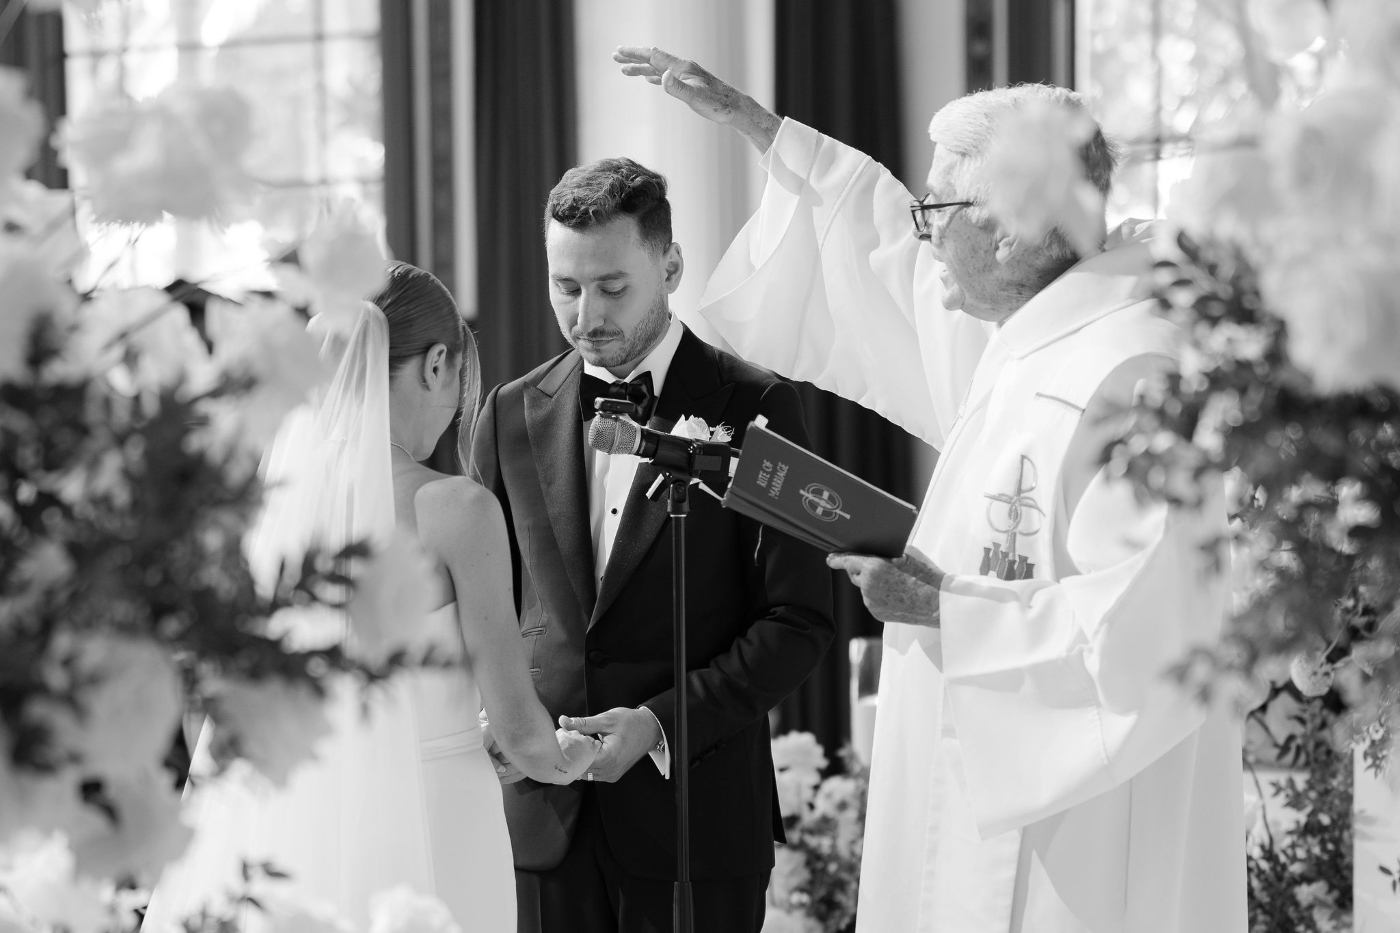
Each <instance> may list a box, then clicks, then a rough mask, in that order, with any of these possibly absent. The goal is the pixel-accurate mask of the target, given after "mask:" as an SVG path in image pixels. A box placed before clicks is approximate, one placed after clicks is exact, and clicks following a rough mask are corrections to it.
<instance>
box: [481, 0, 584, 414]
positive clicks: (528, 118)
mask: <svg viewBox="0 0 1400 933" xmlns="http://www.w3.org/2000/svg"><path fill="white" fill-rule="evenodd" d="M577 119H578V116H577V107H576V106H575V93H574V17H573V0H511V2H508V3H502V2H478V3H477V4H476V212H477V270H478V271H477V275H478V280H479V283H480V284H479V286H478V289H477V296H478V303H477V307H478V308H479V309H480V311H479V316H478V318H477V339H478V342H479V344H480V347H481V368H482V374H481V375H482V383H483V385H484V386H485V387H486V388H488V389H489V388H490V387H491V386H493V385H495V384H497V383H501V382H506V381H509V380H511V379H514V378H516V377H517V376H521V375H524V374H525V373H526V372H527V371H529V370H530V369H532V368H534V367H535V366H536V365H538V364H539V363H541V362H543V361H544V360H546V359H547V358H549V357H551V356H553V355H555V354H556V353H560V352H562V351H563V350H565V349H567V344H565V342H564V338H563V337H562V336H560V334H559V328H558V326H557V325H556V324H555V322H554V314H553V312H552V311H551V309H550V304H549V295H548V293H547V291H546V288H545V285H546V279H547V267H546V265H545V254H544V237H543V233H542V229H543V224H542V222H541V217H542V215H543V211H544V203H545V199H546V198H547V197H548V195H549V189H551V188H553V187H554V183H555V182H557V181H558V180H559V176H560V175H562V174H564V172H565V171H566V170H568V169H570V168H572V167H573V165H574V161H575V159H576V156H577V138H578V134H577Z"/></svg>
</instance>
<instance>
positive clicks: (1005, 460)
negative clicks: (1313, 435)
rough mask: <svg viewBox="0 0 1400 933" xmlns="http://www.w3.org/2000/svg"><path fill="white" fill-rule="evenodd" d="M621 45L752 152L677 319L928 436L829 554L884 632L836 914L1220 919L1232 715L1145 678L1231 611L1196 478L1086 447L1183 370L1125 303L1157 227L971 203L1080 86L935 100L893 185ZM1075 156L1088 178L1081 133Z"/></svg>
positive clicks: (692, 76)
mask: <svg viewBox="0 0 1400 933" xmlns="http://www.w3.org/2000/svg"><path fill="white" fill-rule="evenodd" d="M614 57H615V58H616V59H617V60H618V61H619V62H621V63H622V65H623V69H622V70H623V72H624V73H625V74H628V75H633V76H637V77H642V78H645V79H646V80H648V81H650V82H651V83H653V84H656V85H659V86H661V87H662V88H664V89H665V90H666V91H667V92H668V93H669V94H671V95H672V96H674V97H676V98H678V99H680V100H681V101H683V102H685V103H686V104H688V105H689V106H690V108H691V109H692V110H694V111H695V112H696V113H698V114H700V115H701V116H703V117H706V118H708V119H710V120H713V121H715V122H718V123H722V124H727V125H729V126H731V127H732V128H733V129H735V130H736V131H737V132H739V133H741V134H742V135H743V136H745V137H746V138H747V139H749V140H750V141H751V142H752V143H753V144H754V146H755V147H756V148H757V149H758V150H759V151H760V152H761V153H763V156H762V165H763V167H764V169H765V170H766V172H767V175H768V178H767V182H766V187H765V190H764V194H763V200H762V203H761V204H760V206H759V208H758V211H757V213H755V214H754V216H753V217H752V218H751V219H750V220H749V222H748V224H747V225H746V226H745V227H744V229H743V230H742V232H741V233H740V234H739V236H738V238H737V239H736V240H735V242H734V243H733V244H732V245H731V246H730V248H729V250H728V251H727V253H726V255H725V256H724V258H723V259H722V261H721V262H720V265H719V267H718V268H717V269H716V271H715V273H714V275H713V277H712V278H711V280H710V282H709V284H708V286H707V288H706V291H705V295H704V297H703V298H702V301H701V306H700V308H699V311H698V314H699V316H700V318H702V319H703V320H697V321H696V326H698V327H703V328H704V331H703V332H704V333H706V334H707V335H708V336H709V337H710V338H714V342H716V343H718V344H719V345H721V346H726V345H727V346H728V347H730V348H732V349H733V350H734V351H735V352H736V353H737V354H738V355H739V356H741V357H744V358H745V359H748V360H750V361H752V362H755V363H757V364H759V365H762V366H765V367H768V368H770V369H772V370H775V371H777V372H778V373H780V374H782V375H785V376H789V377H791V378H794V379H802V380H807V381H810V382H813V383H815V384H817V385H819V386H821V387H822V388H825V389H829V390H831V391H833V392H835V393H837V394H839V395H841V396H844V397H845V398H848V399H853V400H854V401H856V402H859V403H860V404H862V405H864V406H866V407H867V408H870V409H872V410H874V411H876V412H878V413H879V414H881V415H883V416H884V417H885V418H887V419H889V420H891V421H893V422H894V423H895V424H898V425H899V426H901V427H903V428H904V429H906V430H908V431H910V432H911V433H913V434H915V435H917V436H919V437H921V438H923V439H924V440H926V441H927V442H928V443H930V444H932V445H933V446H934V447H935V448H937V449H938V450H939V452H940V456H939V460H938V465H937V469H936V471H935V473H934V476H933V480H932V482H931V484H930V486H929V489H928V492H927V494H926V496H925V498H924V502H923V506H922V509H921V510H920V518H919V522H918V524H917V525H916V527H915V529H914V531H913V534H912V535H911V538H910V542H909V546H908V549H907V553H906V554H905V555H904V556H903V557H902V558H900V559H898V560H894V561H888V560H883V559H879V558H875V557H871V556H867V555H849V554H838V555H832V556H831V557H830V558H829V559H828V562H829V563H830V564H831V566H833V567H837V568H840V569H842V570H844V571H846V572H847V573H848V574H849V575H850V577H851V579H852V580H853V581H854V582H855V583H856V585H857V586H859V587H860V588H861V590H862V593H863V596H864V599H865V603H866V605H867V606H868V607H869V608H870V610H871V611H872V613H874V615H875V616H876V618H878V619H881V620H882V621H883V622H885V623H886V625H885V636H884V642H885V649H884V659H883V667H882V673H881V681H880V694H879V703H878V709H879V712H878V716H877V719H876V734H875V746H874V753H873V761H872V764H871V773H870V805H869V811H868V815H867V823H866V836H865V855H864V862H863V864H862V869H861V885H860V901H859V909H858V914H857V929H858V931H860V933H887V931H921V933H923V931H926V933H934V931H938V933H944V931H955V933H1008V931H1011V933H1022V931H1033V933H1071V931H1074V933H1081V931H1092V933H1120V931H1121V933H1138V931H1154V933H1156V931H1163V933H1188V931H1190V933H1194V931H1205V930H1210V931H1218V933H1233V931H1241V933H1242V931H1244V930H1245V929H1246V927H1247V922H1246V916H1245V856H1244V826H1243V817H1242V774H1241V758H1240V725H1239V722H1238V721H1237V720H1236V719H1234V718H1233V717H1232V716H1231V715H1229V714H1228V712H1226V711H1216V710H1211V709H1208V708H1206V707H1203V706H1201V705H1198V704H1197V703H1196V702H1195V701H1194V700H1193V699H1192V698H1191V697H1190V696H1188V695H1187V694H1186V693H1185V692H1184V691H1183V690H1182V689H1181V688H1180V687H1179V686H1178V685H1177V684H1176V683H1175V682H1174V681H1173V680H1172V679H1171V678H1170V677H1169V676H1167V670H1168V668H1170V667H1171V666H1172V664H1173V663H1174V662H1176V661H1179V660H1181V659H1182V658H1184V657H1185V656H1186V653H1187V652H1188V651H1189V649H1191V648H1192V647H1193V646H1197V645H1210V644H1212V643H1214V642H1215V641H1216V640H1217V639H1218V637H1219V634H1220V631H1221V626H1222V623H1223V621H1224V616H1225V613H1226V606H1227V596H1228V591H1227V581H1226V579H1225V578H1224V576H1223V575H1222V574H1221V573H1220V572H1219V567H1218V565H1213V564H1212V562H1211V560H1210V559H1209V557H1208V552H1209V551H1211V550H1212V548H1213V547H1215V546H1218V542H1219V541H1220V540H1221V536H1222V534H1223V532H1224V528H1225V514H1224V507H1223V504H1222V502H1221V499H1220V495H1219V490H1218V488H1207V489H1206V490H1205V493H1206V496H1205V498H1206V505H1205V506H1204V507H1203V508H1201V509H1189V510H1188V509H1169V508H1167V507H1166V506H1164V505H1162V504H1160V503H1152V502H1142V501H1139V500H1138V499H1137V498H1136V497H1135V496H1134V494H1133V491H1132V489H1131V488H1129V487H1128V486H1127V484H1126V483H1125V482H1123V481H1119V480H1115V479H1113V478H1112V477H1110V476H1109V475H1108V474H1107V472H1106V471H1105V470H1104V469H1102V468H1101V464H1100V458H1101V453H1102V450H1103V448H1104V445H1105V443H1106V442H1107V441H1108V440H1109V439H1110V438H1111V436H1112V434H1113V431H1114V430H1115V428H1116V427H1117V424H1118V418H1117V417H1115V415H1118V416H1119V417H1121V412H1122V410H1123V408H1124V407H1125V406H1127V405H1129V404H1131V402H1132V401H1133V399H1134V397H1135V394H1136V393H1138V392H1140V391H1141V390H1142V387H1143V386H1144V385H1145V384H1147V382H1148V381H1149V380H1151V379H1152V378H1154V377H1155V376H1157V375H1159V374H1160V373H1161V372H1162V371H1163V370H1165V369H1168V368H1170V367H1172V366H1173V365H1174V362H1175V359H1176V354H1177V335H1176V333H1175V332H1174V330H1173V328H1172V327H1171V326H1170V325H1169V324H1168V323H1167V322H1165V321H1164V320H1163V319H1161V318H1159V317H1158V316H1157V315H1156V314H1154V307H1153V303H1152V302H1151V301H1150V300H1148V299H1147V298H1146V297H1145V290H1144V286H1143V278H1144V275H1145V274H1146V273H1148V272H1149V271H1150V269H1151V256H1150V252H1149V241H1150V238H1151V235H1152V227H1151V225H1145V224H1127V225H1124V226H1122V227H1119V228H1117V229H1115V230H1113V231H1112V232H1109V231H1108V230H1107V229H1106V228H1104V229H1101V230H1100V231H1099V239H1100V241H1101V242H1102V248H1101V249H1099V250H1096V251H1092V254H1089V255H1082V254H1081V250H1080V249H1079V248H1077V247H1076V245H1074V243H1072V242H1071V241H1070V240H1069V238H1068V237H1067V236H1066V234H1065V232H1064V231H1062V230H1059V229H1051V230H1050V231H1049V232H1048V233H1047V234H1045V235H1044V236H1043V237H1040V238H1030V237H1026V236H1024V235H1019V236H1018V235H1015V234H1013V233H1012V232H1010V231H1008V230H1007V229H1005V228H1004V227H1003V226H1002V225H1000V224H998V223H997V222H996V220H995V219H994V218H993V217H992V216H991V215H990V214H989V212H988V211H987V209H986V203H987V198H988V193H989V190H988V182H987V179H986V176H985V167H986V157H987V154H988V152H989V150H990V149H991V147H992V144H993V142H994V141H995V139H996V138H997V133H998V130H999V128H1000V127H1003V126H1005V125H1006V119H1007V117H1008V116H1009V115H1011V114H1013V113H1015V112H1016V111H1017V110H1019V109H1022V108H1025V107H1029V106H1036V107H1052V108H1062V109H1063V110H1065V111H1068V112H1071V113H1074V114H1082V110H1083V108H1082V104H1081V103H1080V101H1079V99H1078V97H1077V96H1076V95H1074V94H1073V93H1071V92H1069V91H1065V90H1063V89H1059V88H1052V87H1048V86H1043V85H1031V86H1025V85H1023V86H1020V87H1015V88H1000V89H997V90H993V91H985V92H980V93H977V94H972V95H969V96H967V97H964V98H961V99H959V100H956V101H954V102H952V103H950V104H948V105H947V106H946V107H944V108H943V109H942V110H940V111H939V112H938V113H937V114H936V115H935V116H934V118H933V121H932V124H931V125H930V129H929V132H930V136H931V137H932V139H933V143H934V154H933V162H932V165H931V167H930V170H929V175H928V186H929V190H928V193H927V194H926V195H925V196H924V197H922V198H919V199H917V200H914V199H913V198H912V196H911V195H910V193H909V192H908V191H906V190H905V189H904V187H903V186H902V185H901V184H900V182H899V181H897V180H896V179H895V178H894V177H893V176H891V175H890V173H889V172H887V171H886V170H885V169H884V168H883V167H881V166H880V165H879V164H877V163H876V162H874V161H873V160H871V159H870V158H869V157H868V156H866V155H864V154H862V153H860V152H857V151H855V150H853V149H851V148H849V147H847V146H845V145H843V144H841V143H839V142H837V141H836V140H834V139H831V138H829V137H826V136H823V135H821V134H820V133H818V132H816V131H814V130H812V129H811V128H809V127H806V126H803V125H802V124H800V123H797V122H795V121H793V120H784V119H779V118H778V117H777V116H776V115H774V114H772V113H770V112H769V111H767V110H765V109H764V108H763V107H761V106H759V105H758V104H757V103H756V102H755V101H753V100H752V99H751V98H750V97H748V96H747V95H745V94H743V93H742V92H741V91H739V90H738V89H736V88H734V87H732V86H730V85H728V84H726V83H724V82H723V81H721V80H719V79H718V78H716V77H715V76H714V75H711V74H710V73H708V72H707V71H705V70H704V69H703V68H701V67H700V66H698V65H696V64H695V63H694V62H689V61H685V60H683V59H679V58H676V57H674V56H672V55H669V54H667V53H666V52H663V51H661V50H658V49H646V48H621V49H619V50H618V51H617V53H616V55H615V56H614ZM1081 156H1082V159H1083V162H1084V170H1085V174H1086V177H1087V178H1088V179H1089V180H1090V181H1091V182H1092V183H1093V184H1094V185H1095V186H1096V187H1097V188H1098V190H1099V191H1100V192H1103V193H1106V192H1107V191H1108V188H1109V185H1110V183H1111V177H1112V172H1113V168H1114V162H1115V158H1114V154H1113V151H1112V148H1111V146H1109V144H1108V143H1107V142H1106V141H1105V140H1104V137H1103V135H1102V133H1101V132H1099V131H1098V130H1097V128H1096V129H1095V132H1094V134H1093V136H1092V138H1091V139H1090V141H1089V142H1088V143H1086V144H1085V145H1084V147H1083V148H1082V151H1081ZM911 217H912V224H911Z"/></svg>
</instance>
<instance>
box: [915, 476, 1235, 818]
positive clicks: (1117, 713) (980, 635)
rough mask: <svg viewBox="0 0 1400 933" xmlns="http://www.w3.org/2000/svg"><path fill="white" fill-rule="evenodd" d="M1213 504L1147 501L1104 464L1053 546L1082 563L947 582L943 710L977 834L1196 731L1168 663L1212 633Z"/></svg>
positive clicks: (1111, 781) (1216, 585)
mask: <svg viewBox="0 0 1400 933" xmlns="http://www.w3.org/2000/svg"><path fill="white" fill-rule="evenodd" d="M1068 472H1069V471H1067V473H1068ZM1215 485H1216V486H1217V487H1218V485H1219V484H1218V483H1217V484H1215ZM1222 502H1223V499H1222V497H1221V494H1220V490H1219V489H1218V488H1216V489H1214V490H1212V491H1211V495H1210V496H1209V497H1208V499H1207V503H1206V505H1205V507H1203V508H1202V509H1201V510H1200V511H1199V512H1196V511H1191V510H1179V509H1168V508H1167V507H1166V506H1165V505H1163V504H1161V503H1147V504H1144V503H1141V502H1139V501H1138V500H1137V499H1136V497H1135V495H1134V493H1133V491H1132V489H1131V487H1130V486H1129V485H1128V484H1127V483H1126V482H1125V481H1122V480H1110V479H1109V478H1108V476H1107V473H1106V472H1105V471H1102V470H1101V471H1098V472H1097V473H1096V474H1095V475H1094V476H1093V478H1092V479H1091V480H1090V481H1089V482H1088V484H1087V487H1085V488H1084V493H1083V497H1082V498H1080V499H1078V505H1077V507H1076V508H1074V510H1073V513H1072V518H1071V520H1070V523H1069V529H1068V532H1067V538H1066V541H1065V550H1066V551H1067V553H1068V555H1069V556H1070V558H1071V559H1072V560H1073V562H1074V564H1075V567H1076V568H1077V569H1078V570H1079V573H1077V574H1075V575H1073V576H1066V577H1064V578H1063V579H1061V580H1059V581H1046V580H1023V581H1002V580H999V579H996V578H993V577H977V576H948V577H947V578H945V580H944V584H943V588H942V593H941V625H942V630H943V634H942V644H943V656H942V667H943V674H944V678H945V683H946V685H947V700H948V705H949V710H948V713H947V714H950V715H951V717H952V721H953V726H954V729H955V731H956V734H957V737H958V744H959V748H960V750H961V757H962V762H963V767H964V773H965V776H966V778H967V781H966V787H967V791H968V794H969V798H970V801H971V804H972V810H973V813H974V815H975V818H976V821H977V826H978V829H979V831H980V832H981V833H982V835H983V837H984V838H986V837H988V836H991V835H994V834H996V833H1001V832H1005V831H1007V830H1011V829H1016V828H1019V827H1023V826H1026V825H1029V824H1031V823H1034V822H1036V821H1038V820H1041V819H1044V818H1046V817H1048V816H1051V815H1053V814H1055V813H1058V812H1060V811H1062V810H1066V809H1068V808H1070V807H1073V806H1075V805H1076V804H1079V803H1082V802H1083V801H1085V800H1087V799H1089V798H1091V797H1094V796H1097V795H1099V794H1101V793H1104V792H1105V791H1107V790H1109V789H1111V788H1113V787H1115V786H1117V785H1118V784H1121V783H1122V782H1124V781H1127V780H1129V779H1130V778H1132V777H1133V776H1134V775H1136V774H1137V773H1138V772H1139V771H1141V770H1142V769H1143V768H1145V767H1147V766H1148V765H1150V764H1151V763H1152V762H1154V761H1155V760H1156V759H1157V758H1158V757H1160V756H1161V755H1163V754H1164V753H1166V752H1167V751H1169V750H1171V749H1172V748H1173V747H1174V746H1175V745H1177V744H1178V743H1179V742H1181V741H1182V740H1183V739H1185V738H1186V737H1187V736H1189V735H1190V734H1191V733H1192V732H1193V731H1194V730H1196V729H1197V728H1199V727H1200V725H1201V723H1202V722H1203V721H1204V719H1205V716H1206V710H1205V708H1204V707H1203V706H1202V705H1201V704H1199V703H1197V702H1196V701H1195V700H1194V699H1193V698H1192V697H1191V696H1190V695H1189V694H1188V693H1187V692H1185V691H1183V690H1182V689H1181V688H1180V687H1179V686H1178V685H1177V684H1176V682H1175V681H1174V680H1172V679H1171V678H1170V677H1167V676H1165V673H1166V670H1167V668H1168V667H1170V666H1171V665H1172V664H1173V663H1175V662H1177V661H1179V660H1182V659H1184V658H1185V657H1186V654H1187V651H1188V650H1189V649H1190V648H1192V647H1196V646H1202V645H1210V644H1214V643H1215V642H1216V641H1217V639H1218V638H1219V636H1220V631H1221V627H1222V624H1223V622H1224V619H1225V613H1226V609H1227V597H1228V584H1227V579H1228V574H1227V573H1222V572H1220V568H1219V566H1218V565H1216V566H1214V567H1213V566H1212V564H1211V558H1210V554H1209V548H1210V546H1211V544H1212V542H1216V543H1218V542H1219V540H1220V539H1221V536H1222V535H1223V534H1224V532H1225V518H1224V515H1225V510H1224V507H1223V504H1222ZM1226 559H1227V558H1226ZM947 714H945V715H947Z"/></svg>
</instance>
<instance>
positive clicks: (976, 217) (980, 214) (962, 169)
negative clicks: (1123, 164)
mask: <svg viewBox="0 0 1400 933" xmlns="http://www.w3.org/2000/svg"><path fill="white" fill-rule="evenodd" d="M1035 105H1042V106H1050V107H1055V108H1061V109H1064V110H1067V111H1069V112H1071V113H1073V114H1074V115H1075V116H1076V117H1081V118H1083V119H1087V120H1089V121H1090V122H1091V123H1093V127H1094V129H1093V133H1092V134H1091V135H1090V137H1089V139H1088V140H1087V141H1086V142H1085V143H1084V145H1083V146H1082V147H1081V148H1080V152H1079V155H1080V158H1081V159H1082V160H1083V162H1084V173H1085V176H1086V177H1087V178H1088V179H1089V183H1090V184H1092V185H1093V186H1094V187H1095V188H1097V189H1098V191H1099V193H1100V194H1102V195H1104V196H1105V197H1107V195H1108V190H1109V188H1110V187H1112V185H1113V170H1114V168H1115V167H1117V164H1118V151H1117V148H1116V147H1115V146H1114V145H1113V143H1112V142H1110V141H1109V140H1108V138H1107V137H1105V136H1104V133H1103V129H1102V128H1101V127H1100V126H1099V124H1098V122H1097V121H1095V120H1094V119H1093V117H1091V116H1090V115H1089V112H1088V109H1087V108H1086V107H1085V106H1084V100H1083V98H1082V97H1080V96H1079V95H1078V94H1076V93H1075V92H1074V91H1071V90H1068V89H1066V88H1062V87H1055V86H1054V85H1050V84H1017V85H1013V86H1011V87H999V88H993V89H991V90H988V91H978V92H976V93H975V94H968V95H967V96H965V97H959V98H958V99H957V100H954V101H951V102H949V103H948V104H945V105H944V106H943V107H942V108H941V109H940V110H939V111H938V112H937V113H935V114H934V115H933V120H931V121H930V122H929V125H928V135H929V138H930V139H932V140H933V142H934V145H935V146H941V147H943V148H944V149H947V150H948V151H949V152H951V153H953V155H955V156H956V157H957V160H956V161H955V162H954V164H953V169H952V171H953V179H954V182H955V184H956V185H957V191H958V196H959V197H961V198H967V199H969V200H974V201H976V202H977V205H976V206H974V207H971V208H969V209H968V214H969V215H970V216H969V219H970V220H972V221H973V222H975V223H985V222H986V221H987V220H988V219H989V215H988V213H987V211H986V208H985V207H984V206H983V205H984V204H985V203H986V198H987V193H988V192H987V182H986V180H985V178H984V177H983V175H982V168H983V167H984V166H985V165H986V162H987V157H988V155H989V154H990V152H991V149H992V143H993V142H994V141H995V139H996V136H997V132H998V130H999V129H1000V126H1001V123H1002V121H1003V120H1004V119H1005V118H1006V117H1007V116H1009V115H1010V114H1013V113H1015V112H1017V111H1019V110H1021V109H1023V108H1025V107H1027V106H1035ZM1041 246H1042V248H1043V249H1044V251H1045V253H1046V254H1047V258H1048V259H1049V260H1050V261H1052V262H1066V261H1073V260H1077V259H1078V258H1079V253H1078V251H1077V250H1076V249H1075V248H1074V246H1073V245H1072V243H1071V242H1070V239H1069V237H1068V236H1067V235H1066V234H1065V232H1064V231H1063V230H1061V229H1060V228H1059V227H1052V228H1051V229H1050V230H1049V231H1047V232H1046V234H1045V237H1044V240H1043V241H1042V243H1041Z"/></svg>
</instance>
